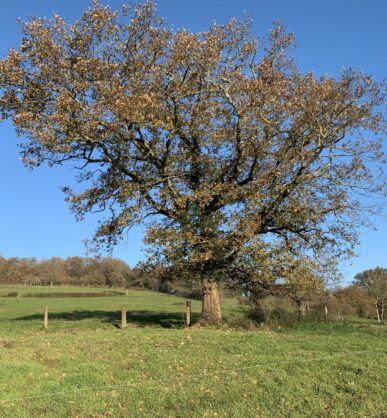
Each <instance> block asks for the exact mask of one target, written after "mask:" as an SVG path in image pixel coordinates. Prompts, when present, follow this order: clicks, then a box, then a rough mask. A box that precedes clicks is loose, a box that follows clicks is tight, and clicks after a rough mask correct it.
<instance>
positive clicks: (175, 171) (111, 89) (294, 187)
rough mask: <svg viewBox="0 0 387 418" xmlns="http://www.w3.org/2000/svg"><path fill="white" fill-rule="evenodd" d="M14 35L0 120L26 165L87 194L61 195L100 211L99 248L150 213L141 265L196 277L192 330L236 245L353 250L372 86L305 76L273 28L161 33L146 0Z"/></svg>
mask: <svg viewBox="0 0 387 418" xmlns="http://www.w3.org/2000/svg"><path fill="white" fill-rule="evenodd" d="M22 33H23V39H22V42H21V45H20V47H19V48H18V49H17V50H12V49H11V50H10V51H9V53H8V56H6V57H5V58H4V59H3V60H2V61H1V62H0V91H1V94H0V112H1V115H2V117H3V118H10V119H12V121H13V123H14V125H15V127H16V129H17V131H18V133H19V134H20V135H21V136H22V137H23V140H22V156H23V159H24V162H25V164H26V165H28V166H32V167H35V166H38V165H40V164H41V163H43V162H47V163H48V164H50V165H51V166H55V165H59V164H64V163H67V162H71V163H72V164H75V165H76V166H77V167H78V168H80V169H81V170H80V171H79V176H78V179H79V181H80V183H81V184H83V186H84V188H83V189H82V190H81V191H74V190H71V189H69V188H65V192H66V193H67V199H68V200H69V202H70V203H71V205H72V209H73V211H74V212H75V213H76V215H77V216H78V217H80V218H82V217H83V216H84V215H85V214H87V213H88V212H91V211H101V212H104V213H105V214H106V213H110V216H108V217H107V218H106V219H105V220H104V221H103V222H102V223H101V225H100V227H99V228H98V230H97V231H96V234H95V243H96V244H97V245H108V246H109V245H114V244H115V243H116V241H117V240H118V239H119V238H120V237H121V236H122V234H123V232H124V231H125V230H126V229H127V228H130V227H131V226H132V225H133V224H135V223H138V222H142V221H144V220H145V219H149V220H150V219H152V221H153V222H152V223H149V224H148V227H149V228H148V233H147V241H148V243H149V244H150V245H151V247H152V246H153V247H152V248H153V249H154V251H153V255H152V256H153V258H155V259H158V260H161V262H162V263H164V264H165V265H169V266H170V265H174V266H175V267H178V268H180V269H181V272H182V277H186V275H185V274H187V275H191V277H194V278H197V279H198V280H199V281H200V282H201V286H202V289H203V294H204V298H203V319H204V320H206V321H215V322H216V321H218V320H219V319H220V317H221V312H220V304H219V299H218V293H217V283H218V282H219V281H221V280H222V277H225V276H224V274H223V273H224V272H225V271H231V270H232V269H233V267H234V266H237V265H238V263H239V262H240V259H241V258H243V257H244V254H245V253H246V251H247V252H252V253H256V254H257V255H258V258H260V259H262V260H264V261H265V263H272V264H276V263H278V262H277V261H276V259H275V257H272V255H273V254H275V253H278V252H281V251H282V252H283V253H284V254H287V255H289V258H290V259H299V260H303V259H304V257H305V253H307V254H308V256H310V257H313V258H314V259H315V260H326V259H327V258H334V259H335V260H339V258H340V257H341V256H346V255H350V254H351V250H352V247H353V245H354V244H355V243H356V227H357V226H358V225H359V224H360V223H361V218H360V217H359V214H360V213H361V212H360V209H361V207H362V205H361V204H360V201H359V199H358V197H357V192H358V191H361V192H366V193H367V194H372V193H377V192H379V191H381V188H382V187H383V178H382V176H379V175H378V176H375V171H376V168H377V164H378V161H379V160H380V158H381V147H380V143H381V141H380V139H379V138H378V137H377V134H379V133H380V132H381V131H382V129H383V123H384V119H383V116H382V115H381V114H380V113H379V110H380V105H381V104H382V102H383V99H384V97H385V91H384V86H383V85H381V84H379V83H377V82H375V81H374V80H373V79H372V77H370V76H369V75H366V74H363V73H361V72H358V71H355V70H352V69H348V70H343V71H342V73H341V75H340V76H339V77H331V76H328V75H323V76H321V77H316V76H315V75H314V74H313V73H307V74H303V73H302V72H301V71H300V70H299V69H298V68H297V67H296V65H295V64H294V62H293V61H292V59H291V58H289V56H288V52H287V51H288V50H289V48H290V47H292V45H293V35H292V34H289V33H286V31H285V29H284V27H283V26H282V25H281V24H276V25H275V26H274V28H273V30H272V31H271V32H270V34H269V36H268V37H266V38H262V39H260V38H257V37H256V36H255V35H254V34H253V33H252V29H251V21H250V19H246V20H244V21H238V20H236V19H232V20H231V21H230V22H228V23H226V24H214V25H212V26H211V27H210V28H209V29H208V30H207V31H205V32H201V33H193V32H191V31H188V30H184V29H181V30H173V29H172V28H171V27H169V26H168V25H167V24H166V23H165V22H164V21H163V19H162V18H160V17H159V16H158V15H157V13H156V10H155V5H154V3H152V2H150V3H145V4H143V5H138V6H134V7H124V8H123V10H122V11H121V12H116V11H113V10H111V9H110V8H109V7H104V6H102V5H101V4H100V3H98V2H95V3H94V5H93V7H91V8H90V9H88V10H86V11H85V12H84V13H83V15H82V16H81V17H80V19H79V20H78V21H77V22H75V23H74V24H72V25H70V24H67V23H66V22H65V21H64V20H63V19H62V18H61V17H60V16H58V15H54V16H53V18H52V19H43V18H33V19H31V20H30V21H28V22H26V23H24V24H23V25H22ZM370 160H372V165H370V164H369V162H370ZM285 263H286V264H288V261H285ZM265 268H266V267H265Z"/></svg>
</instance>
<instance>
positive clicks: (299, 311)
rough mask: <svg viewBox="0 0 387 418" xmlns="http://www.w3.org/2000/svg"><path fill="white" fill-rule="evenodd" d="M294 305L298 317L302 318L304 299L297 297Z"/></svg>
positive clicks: (304, 309) (304, 305)
mask: <svg viewBox="0 0 387 418" xmlns="http://www.w3.org/2000/svg"><path fill="white" fill-rule="evenodd" d="M296 305H297V308H298V318H299V319H301V318H304V317H305V313H306V304H305V301H303V300H300V299H297V300H296Z"/></svg>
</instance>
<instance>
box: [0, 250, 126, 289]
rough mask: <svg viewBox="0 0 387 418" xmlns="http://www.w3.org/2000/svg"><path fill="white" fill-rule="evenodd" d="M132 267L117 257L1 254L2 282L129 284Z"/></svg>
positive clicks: (31, 283) (95, 284)
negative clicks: (50, 256)
mask: <svg viewBox="0 0 387 418" xmlns="http://www.w3.org/2000/svg"><path fill="white" fill-rule="evenodd" d="M130 274H131V269H130V267H129V266H128V264H126V263H125V262H124V261H122V260H119V259H117V258H113V257H95V258H90V257H78V256H74V257H68V258H66V259H63V258H60V257H52V258H49V259H45V260H39V261H38V260H37V259H36V258H19V257H12V258H8V259H7V258H3V257H1V256H0V284H10V285H16V284H25V285H76V286H82V285H83V286H109V287H123V286H126V285H127V283H128V280H129V278H130Z"/></svg>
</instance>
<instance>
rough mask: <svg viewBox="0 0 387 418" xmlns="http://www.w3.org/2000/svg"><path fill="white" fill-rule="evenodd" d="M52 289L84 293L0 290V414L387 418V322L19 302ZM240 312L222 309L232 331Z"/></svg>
mask: <svg viewBox="0 0 387 418" xmlns="http://www.w3.org/2000/svg"><path fill="white" fill-rule="evenodd" d="M58 289H59V291H61V292H63V293H67V294H68V293H72V292H73V293H80V288H48V287H45V288H34V289H32V288H28V287H26V288H25V287H20V288H15V287H12V288H5V287H0V295H7V294H8V295H9V294H11V293H12V292H15V293H16V294H17V297H16V296H15V297H12V296H8V297H4V296H3V297H0V417H12V418H14V417H30V416H32V417H110V416H111V417H387V395H386V394H387V329H386V326H383V325H381V326H378V325H377V324H375V323H374V322H372V321H361V322H360V321H359V322H356V321H352V322H344V323H319V324H316V323H303V324H300V325H299V326H298V327H296V328H294V329H292V330H277V331H268V330H264V329H254V328H252V329H250V330H244V329H241V328H235V327H234V328H233V327H230V325H228V326H223V327H220V328H217V329H215V328H213V329H205V330H204V329H200V328H195V327H193V328H191V329H189V330H185V329H184V321H183V312H184V305H185V301H184V300H183V299H180V298H178V297H175V296H169V295H163V294H158V293H152V292H146V291H131V292H130V293H129V295H128V296H124V295H120V294H119V292H117V293H116V294H114V295H112V296H109V297H90V296H87V293H90V292H91V293H95V292H103V291H111V289H82V292H83V293H85V295H84V296H82V297H79V294H78V295H77V296H78V297H63V298H58V297H47V298H44V297H31V298H27V297H23V293H24V294H27V293H33V292H35V293H37V294H44V293H49V292H52V293H54V294H55V293H57V292H58ZM45 304H48V305H49V310H50V322H49V329H48V330H43V329H42V312H43V306H44V305H45ZM122 304H126V306H127V310H128V327H127V328H126V329H123V330H121V329H120V328H119V326H118V325H119V311H120V308H121V305H122ZM245 310H246V307H245V306H243V305H238V304H237V303H236V302H235V301H232V300H227V301H225V303H224V316H225V318H226V320H227V322H228V324H230V323H234V324H237V323H241V322H242V321H241V320H240V318H242V317H243V313H244V311H245ZM199 311H200V302H197V301H193V312H194V319H197V317H198V314H199Z"/></svg>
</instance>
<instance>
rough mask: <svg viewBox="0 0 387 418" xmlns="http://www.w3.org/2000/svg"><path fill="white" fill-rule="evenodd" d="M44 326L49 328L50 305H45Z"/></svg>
mask: <svg viewBox="0 0 387 418" xmlns="http://www.w3.org/2000/svg"><path fill="white" fill-rule="evenodd" d="M43 328H44V329H47V328H48V306H47V305H45V306H44V319H43Z"/></svg>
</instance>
